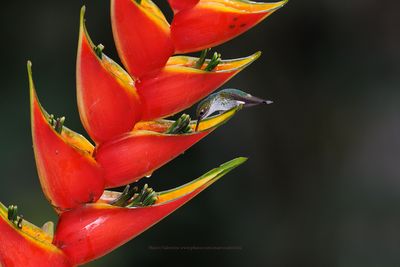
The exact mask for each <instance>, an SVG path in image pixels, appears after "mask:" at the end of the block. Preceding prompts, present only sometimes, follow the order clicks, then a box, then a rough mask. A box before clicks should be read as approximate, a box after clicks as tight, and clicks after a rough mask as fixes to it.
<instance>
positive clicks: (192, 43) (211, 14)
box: [171, 0, 287, 53]
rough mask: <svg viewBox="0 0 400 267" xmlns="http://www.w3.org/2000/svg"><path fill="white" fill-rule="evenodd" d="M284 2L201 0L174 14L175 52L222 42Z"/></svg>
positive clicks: (191, 50) (266, 15)
mask: <svg viewBox="0 0 400 267" xmlns="http://www.w3.org/2000/svg"><path fill="white" fill-rule="evenodd" d="M286 2H287V0H285V1H280V2H276V3H259V2H251V1H246V0H200V2H199V3H198V4H197V5H196V6H194V7H193V8H189V9H185V10H183V11H181V12H178V13H177V14H176V15H175V16H174V19H173V21H172V24H171V34H172V35H171V36H172V39H173V40H174V45H175V50H176V51H175V52H176V53H187V52H194V51H199V50H202V49H205V48H208V47H214V46H217V45H219V44H222V43H224V42H226V41H228V40H230V39H232V38H234V37H236V36H238V35H240V34H241V33H243V32H245V31H247V30H249V29H250V28H252V27H253V26H255V25H256V24H257V23H259V22H260V21H262V20H263V19H265V18H266V17H268V16H269V15H271V14H272V13H273V12H275V11H276V10H277V9H279V8H280V7H282V6H283V5H284V4H286Z"/></svg>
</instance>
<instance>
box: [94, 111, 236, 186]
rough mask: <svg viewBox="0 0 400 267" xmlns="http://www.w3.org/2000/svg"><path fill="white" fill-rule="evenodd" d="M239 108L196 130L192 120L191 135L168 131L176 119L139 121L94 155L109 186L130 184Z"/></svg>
mask: <svg viewBox="0 0 400 267" xmlns="http://www.w3.org/2000/svg"><path fill="white" fill-rule="evenodd" d="M237 110H238V109H237V108H236V109H232V110H230V111H228V112H226V113H223V114H220V115H218V116H214V117H210V118H208V119H206V120H204V121H202V122H201V123H200V125H199V127H198V131H193V130H194V128H195V126H196V123H197V121H192V122H191V123H190V128H191V129H192V132H191V133H187V134H167V133H165V130H166V129H168V128H169V127H170V126H171V125H172V123H173V121H167V120H161V121H153V122H143V123H138V124H137V125H136V126H135V129H134V130H133V131H131V132H129V133H126V134H124V135H122V136H121V137H120V138H116V139H113V140H112V141H109V142H106V143H104V144H101V145H100V146H99V147H97V148H96V151H95V153H94V156H95V159H96V161H97V162H98V163H99V164H100V166H101V167H102V169H103V170H104V179H105V187H106V188H110V187H117V186H121V185H126V184H129V183H132V182H135V181H137V180H138V179H140V178H142V177H144V176H148V175H151V174H152V173H153V171H154V170H156V169H158V168H159V167H161V166H162V165H164V164H166V163H167V162H169V161H170V160H172V159H174V158H175V157H177V156H179V155H180V154H182V153H183V152H184V151H185V150H187V149H188V148H189V147H191V146H192V145H194V144H195V143H197V142H198V141H199V140H201V139H202V138H204V137H205V136H206V135H208V134H209V133H211V132H212V131H213V130H215V129H216V128H217V127H218V126H220V125H222V124H223V123H225V122H226V121H227V120H229V119H230V118H231V117H232V116H233V115H234V114H235V113H236V111H237Z"/></svg>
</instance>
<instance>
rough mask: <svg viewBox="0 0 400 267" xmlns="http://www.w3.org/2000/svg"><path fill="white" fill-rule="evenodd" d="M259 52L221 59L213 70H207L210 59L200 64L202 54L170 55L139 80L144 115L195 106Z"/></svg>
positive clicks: (163, 114)
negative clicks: (164, 63)
mask: <svg viewBox="0 0 400 267" xmlns="http://www.w3.org/2000/svg"><path fill="white" fill-rule="evenodd" d="M260 54H261V52H257V53H255V54H253V55H251V56H249V57H245V58H239V59H233V60H221V61H220V63H219V64H218V65H217V66H216V67H215V69H213V70H212V71H207V70H205V67H206V66H207V65H208V64H209V63H210V60H205V61H204V63H203V64H201V66H199V67H198V66H196V63H197V62H198V61H199V60H200V59H199V58H194V57H187V56H174V57H171V58H170V59H169V60H168V62H167V64H166V66H165V67H164V68H162V69H160V70H156V71H153V72H150V73H148V74H146V75H144V76H142V77H141V78H140V81H138V82H137V83H136V87H137V90H138V93H139V95H140V99H141V104H142V119H143V120H152V119H157V118H162V117H167V116H170V115H173V114H175V113H177V112H180V111H182V110H184V109H186V108H188V107H190V106H192V105H193V104H194V103H196V102H197V101H199V100H200V99H202V98H204V97H206V96H207V95H208V94H210V93H211V92H213V91H214V90H215V89H217V88H218V87H220V86H221V85H222V84H224V83H225V82H226V81H228V80H229V79H231V78H232V77H233V76H235V75H236V74H237V73H239V72H240V71H241V70H243V69H244V68H245V67H247V66H248V65H250V64H251V63H252V62H254V61H255V60H256V59H257V58H258V57H259V56H260Z"/></svg>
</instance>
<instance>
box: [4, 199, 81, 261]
mask: <svg viewBox="0 0 400 267" xmlns="http://www.w3.org/2000/svg"><path fill="white" fill-rule="evenodd" d="M0 233H1V234H0V266H4V267H21V266H24V267H38V266H43V267H72V266H73V265H72V264H70V262H69V260H68V258H67V256H66V255H65V254H64V252H63V251H62V250H60V249H59V248H57V247H56V246H54V245H53V244H51V241H52V236H50V235H48V234H47V233H45V232H43V231H42V230H41V229H40V228H37V227H36V226H34V225H32V224H30V223H28V222H27V221H23V222H22V225H21V228H18V227H17V226H16V225H15V224H13V223H12V222H10V220H8V218H7V208H6V207H4V206H3V204H1V203H0Z"/></svg>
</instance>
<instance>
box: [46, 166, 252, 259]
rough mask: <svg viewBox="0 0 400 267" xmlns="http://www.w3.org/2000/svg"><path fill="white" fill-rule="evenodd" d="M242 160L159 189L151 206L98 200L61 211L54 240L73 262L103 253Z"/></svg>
mask: <svg viewBox="0 0 400 267" xmlns="http://www.w3.org/2000/svg"><path fill="white" fill-rule="evenodd" d="M245 161H246V159H245V158H237V159H235V160H232V161H230V162H228V163H225V164H223V165H221V166H220V167H218V168H216V169H213V170H211V171H210V172H208V173H206V174H205V175H203V176H201V177H200V178H198V179H196V180H194V181H193V182H191V183H188V184H186V185H183V186H181V187H178V188H175V189H172V190H169V191H164V192H160V193H159V194H158V195H159V196H158V201H157V202H156V204H155V205H153V206H149V207H136V208H123V207H115V206H111V205H108V204H105V203H98V204H88V205H85V206H81V207H79V208H77V209H74V210H72V211H69V212H65V213H63V214H62V215H61V218H60V222H59V224H58V226H57V230H56V233H55V237H54V244H55V245H56V246H58V247H59V248H61V249H62V250H63V251H64V252H65V253H66V254H67V255H68V257H69V259H70V260H71V261H72V262H73V263H74V264H82V263H85V262H88V261H91V260H93V259H96V258H98V257H100V256H103V255H104V254H106V253H108V252H109V251H111V250H113V249H115V248H116V247H119V246H121V245H122V244H124V243H126V242H127V241H128V240H130V239H132V238H134V237H135V236H137V235H138V234H140V233H142V232H143V231H145V230H146V229H148V228H150V227H151V226H152V225H154V224H155V223H157V222H158V221H160V220H161V219H163V218H165V217H166V216H167V215H169V214H170V213H172V212H173V211H175V210H176V209H178V208H179V207H180V206H182V205H183V204H185V203H186V202H188V201H189V200H190V199H192V198H193V197H195V196H196V195H197V194H198V193H200V192H201V191H203V190H204V189H205V188H207V187H208V186H210V185H211V184H212V183H214V182H215V181H217V180H218V179H219V178H221V177H222V176H223V175H225V174H226V173H227V172H229V171H231V170H232V169H234V168H236V167H237V166H239V165H240V164H242V163H243V162H245ZM115 229H118V231H115Z"/></svg>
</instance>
